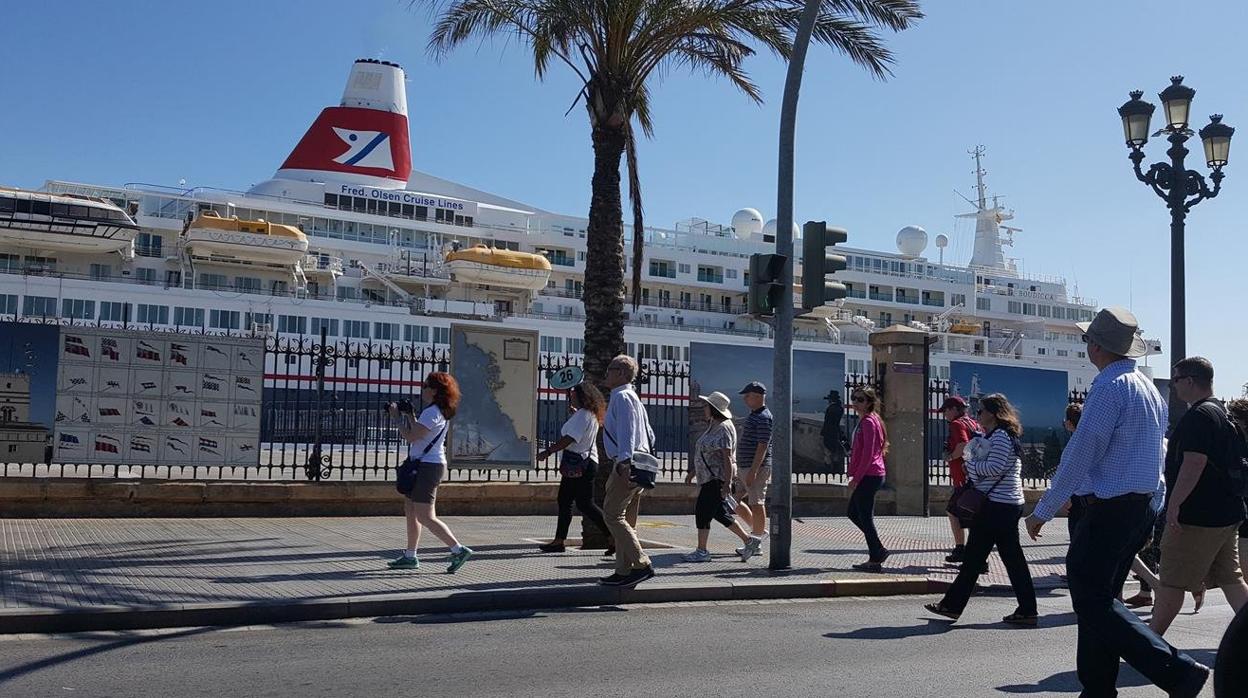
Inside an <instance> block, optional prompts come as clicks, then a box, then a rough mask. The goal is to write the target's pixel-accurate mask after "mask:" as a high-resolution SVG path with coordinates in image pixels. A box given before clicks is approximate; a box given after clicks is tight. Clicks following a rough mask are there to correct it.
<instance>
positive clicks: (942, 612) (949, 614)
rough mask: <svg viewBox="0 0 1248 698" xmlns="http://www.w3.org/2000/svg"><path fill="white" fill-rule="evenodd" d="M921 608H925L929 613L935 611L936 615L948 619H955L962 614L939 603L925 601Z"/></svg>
mask: <svg viewBox="0 0 1248 698" xmlns="http://www.w3.org/2000/svg"><path fill="white" fill-rule="evenodd" d="M923 608H926V609H927V610H928V612H930V613H935V614H936V615H938V616H943V617H945V618H948V619H949V620H957V619H958V618H960V617H961V616H962V614H961V613H958V612H957V611H952V610H950V609H948V608H945V605H944V604H941V603H925V604H923Z"/></svg>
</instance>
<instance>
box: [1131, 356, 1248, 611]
mask: <svg viewBox="0 0 1248 698" xmlns="http://www.w3.org/2000/svg"><path fill="white" fill-rule="evenodd" d="M1170 388H1171V389H1172V390H1174V392H1175V394H1176V395H1178V397H1179V399H1180V400H1182V401H1183V402H1185V403H1187V406H1188V410H1187V412H1185V413H1184V414H1183V417H1182V418H1181V419H1180V420H1179V423H1178V425H1177V426H1175V428H1174V434H1172V435H1171V437H1170V443H1169V446H1168V448H1167V451H1166V491H1167V493H1168V495H1169V502H1168V503H1167V504H1166V514H1165V516H1166V529H1165V532H1164V533H1163V534H1162V536H1161V587H1160V588H1159V589H1157V590H1156V592H1155V593H1156V596H1157V599H1156V606H1155V607H1154V608H1153V618H1152V620H1151V621H1150V622H1149V627H1151V628H1152V629H1153V630H1154V631H1155V632H1156V633H1157V634H1158V635H1163V634H1165V632H1166V629H1167V628H1169V627H1170V623H1171V622H1173V621H1174V617H1175V616H1176V615H1178V614H1179V609H1180V608H1182V607H1183V593H1184V591H1191V592H1193V593H1195V592H1197V591H1200V590H1201V589H1202V588H1203V587H1210V588H1212V587H1219V588H1221V589H1222V593H1224V594H1226V600H1227V602H1228V603H1229V604H1230V605H1231V608H1233V609H1235V612H1236V613H1238V612H1239V609H1241V608H1243V606H1244V604H1245V603H1246V602H1248V584H1244V575H1243V574H1242V573H1241V572H1240V568H1239V564H1240V560H1239V550H1238V545H1239V525H1240V523H1241V522H1243V520H1244V500H1243V499H1242V498H1241V497H1240V496H1238V495H1237V494H1235V493H1234V492H1233V488H1232V486H1231V476H1230V469H1231V468H1239V467H1240V464H1239V457H1240V456H1239V445H1238V443H1237V442H1238V441H1239V439H1240V436H1239V432H1238V431H1236V429H1235V425H1234V424H1233V423H1232V422H1231V421H1230V419H1229V418H1228V417H1227V412H1226V407H1225V406H1224V405H1223V404H1222V403H1220V402H1218V401H1217V400H1214V399H1213V364H1211V363H1209V360H1208V359H1204V358H1201V357H1199V356H1194V357H1191V358H1187V359H1183V360H1182V361H1180V362H1178V363H1177V364H1175V365H1174V368H1173V369H1172V370H1171V371H1170Z"/></svg>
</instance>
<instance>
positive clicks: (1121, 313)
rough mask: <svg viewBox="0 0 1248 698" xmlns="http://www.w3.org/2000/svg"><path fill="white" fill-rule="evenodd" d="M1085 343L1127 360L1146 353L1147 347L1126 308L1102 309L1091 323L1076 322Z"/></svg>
mask: <svg viewBox="0 0 1248 698" xmlns="http://www.w3.org/2000/svg"><path fill="white" fill-rule="evenodd" d="M1075 325H1076V326H1077V327H1078V328H1079V329H1080V330H1083V335H1084V337H1086V338H1087V341H1089V342H1091V343H1093V344H1096V345H1099V346H1100V347H1102V348H1103V349H1105V350H1106V351H1111V352H1113V353H1115V354H1117V355H1119V356H1125V357H1127V358H1129V359H1135V358H1139V357H1141V356H1144V355H1145V354H1147V353H1148V345H1147V344H1145V343H1144V338H1143V337H1141V336H1140V335H1139V329H1140V323H1139V321H1138V320H1136V319H1135V316H1134V315H1132V314H1131V311H1130V310H1127V309H1126V308H1117V307H1114V308H1103V309H1102V310H1101V312H1099V313H1097V314H1096V317H1095V318H1093V319H1092V322H1077V323H1075Z"/></svg>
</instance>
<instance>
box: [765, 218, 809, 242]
mask: <svg viewBox="0 0 1248 698" xmlns="http://www.w3.org/2000/svg"><path fill="white" fill-rule="evenodd" d="M776 230H777V227H776V219H775V218H772V219H771V220H769V221H767V225H764V226H763V235H775V234H776ZM801 236H802V229H801V228H799V227H798V225H797V222H796V221H794V222H793V239H794V240H796V239H798V238H800V237H801Z"/></svg>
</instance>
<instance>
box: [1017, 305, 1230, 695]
mask: <svg viewBox="0 0 1248 698" xmlns="http://www.w3.org/2000/svg"><path fill="white" fill-rule="evenodd" d="M1079 328H1080V329H1082V330H1083V332H1084V335H1083V339H1084V341H1085V342H1086V343H1087V345H1088V358H1089V359H1090V360H1091V361H1092V363H1093V365H1095V366H1096V367H1097V368H1098V369H1100V373H1099V374H1098V375H1097V377H1096V379H1095V380H1093V381H1092V386H1091V388H1090V389H1089V391H1088V399H1087V402H1085V403H1084V406H1083V418H1082V419H1081V420H1080V421H1079V428H1078V429H1076V430H1075V433H1074V435H1073V436H1071V439H1070V443H1069V444H1067V446H1066V449H1065V450H1064V451H1063V452H1062V462H1061V464H1060V465H1059V466H1058V469H1057V473H1056V474H1055V475H1054V476H1053V482H1052V484H1051V485H1050V486H1049V491H1048V492H1046V493H1045V495H1044V498H1043V499H1041V500H1040V503H1039V504H1037V505H1036V509H1035V511H1034V512H1032V514H1031V516H1029V517H1027V521H1026V525H1027V532H1028V533H1029V534H1030V535H1031V537H1032V539H1035V538H1038V537H1039V536H1040V529H1041V527H1043V526H1044V524H1045V523H1046V522H1048V521H1049V520H1051V519H1052V518H1053V517H1054V515H1056V513H1057V511H1058V509H1060V508H1061V507H1062V506H1063V505H1064V504H1065V503H1066V501H1067V500H1069V499H1070V498H1071V496H1072V495H1073V496H1074V497H1075V499H1077V500H1079V501H1080V503H1081V504H1082V505H1083V508H1084V513H1083V515H1082V516H1081V517H1080V519H1079V522H1078V523H1077V524H1076V525H1075V530H1074V533H1073V535H1072V536H1071V540H1070V550H1069V551H1068V552H1067V555H1066V573H1067V576H1068V578H1069V581H1070V599H1071V602H1072V604H1073V606H1074V609H1075V615H1076V616H1077V617H1078V621H1079V644H1078V649H1077V652H1076V666H1077V670H1078V675H1079V682H1080V683H1081V684H1083V693H1082V694H1081V695H1082V696H1087V697H1089V698H1091V697H1093V696H1116V695H1117V694H1118V692H1117V689H1116V687H1115V684H1116V683H1117V679H1118V661H1119V658H1122V659H1125V660H1126V662H1127V663H1128V664H1130V665H1131V666H1132V667H1134V668H1135V670H1136V671H1138V672H1140V673H1141V674H1143V675H1144V676H1146V677H1147V678H1148V679H1149V680H1150V681H1152V682H1153V683H1154V684H1156V685H1157V686H1158V687H1159V688H1161V689H1163V690H1165V691H1167V692H1168V693H1169V694H1170V696H1172V697H1173V696H1181V697H1193V698H1194V697H1195V696H1197V695H1199V694H1200V691H1201V688H1202V687H1203V686H1204V684H1205V682H1206V681H1207V680H1208V678H1209V668H1208V667H1206V666H1204V665H1202V664H1200V663H1198V662H1196V661H1195V660H1194V659H1192V658H1191V657H1189V656H1187V655H1186V654H1181V653H1180V652H1179V651H1178V650H1176V649H1175V648H1174V647H1172V646H1170V645H1169V644H1167V643H1166V641H1165V640H1163V639H1161V637H1160V636H1159V635H1157V633H1155V632H1153V631H1152V630H1150V629H1149V627H1148V626H1147V625H1146V624H1145V623H1144V622H1143V621H1141V620H1140V618H1139V617H1138V616H1136V615H1135V614H1134V613H1132V612H1131V611H1130V610H1128V609H1127V607H1126V606H1124V605H1123V603H1122V602H1121V601H1119V600H1118V596H1119V594H1121V592H1122V585H1123V583H1124V582H1125V581H1126V579H1127V573H1128V572H1129V571H1130V569H1131V562H1132V561H1133V560H1134V559H1135V554H1136V553H1137V552H1139V551H1140V549H1141V548H1142V547H1144V543H1145V541H1147V540H1148V536H1149V534H1150V533H1151V531H1152V528H1153V522H1154V521H1155V519H1156V517H1157V511H1158V509H1160V507H1161V502H1162V498H1163V496H1164V494H1165V482H1164V480H1163V478H1162V474H1163V468H1164V465H1163V464H1164V458H1165V454H1164V451H1163V448H1162V440H1163V438H1164V437H1165V429H1166V419H1167V410H1166V403H1165V402H1164V401H1163V400H1162V398H1161V395H1160V394H1159V393H1158V392H1157V388H1155V387H1154V386H1153V383H1152V381H1151V380H1149V378H1148V376H1146V375H1144V374H1143V373H1141V372H1140V371H1138V370H1136V367H1135V361H1134V359H1135V358H1137V357H1140V356H1144V355H1145V354H1146V353H1147V347H1146V346H1145V344H1144V340H1143V339H1141V338H1140V337H1139V336H1138V334H1137V329H1138V323H1137V321H1136V319H1135V316H1134V315H1132V314H1131V313H1130V312H1129V311H1127V310H1125V309H1123V308H1106V309H1104V310H1102V311H1101V312H1100V313H1098V314H1097V316H1096V318H1095V319H1094V320H1093V321H1092V322H1091V323H1079Z"/></svg>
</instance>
